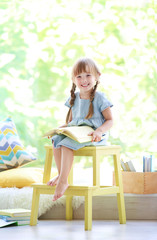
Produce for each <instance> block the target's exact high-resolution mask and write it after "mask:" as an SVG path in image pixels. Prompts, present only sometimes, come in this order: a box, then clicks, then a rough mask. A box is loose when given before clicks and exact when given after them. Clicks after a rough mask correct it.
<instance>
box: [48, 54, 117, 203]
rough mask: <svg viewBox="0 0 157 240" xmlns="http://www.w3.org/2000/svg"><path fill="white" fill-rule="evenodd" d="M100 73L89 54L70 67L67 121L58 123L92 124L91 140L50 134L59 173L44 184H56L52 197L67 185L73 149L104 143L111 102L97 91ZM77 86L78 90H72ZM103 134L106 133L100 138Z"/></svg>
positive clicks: (110, 115) (61, 193)
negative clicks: (70, 86) (82, 140)
mask: <svg viewBox="0 0 157 240" xmlns="http://www.w3.org/2000/svg"><path fill="white" fill-rule="evenodd" d="M100 75H101V73H100V71H99V68H98V67H97V65H96V63H95V62H94V61H93V60H92V59H89V58H81V59H79V60H78V61H77V62H76V63H75V64H74V66H73V69H72V89H71V96H70V97H69V99H68V100H67V101H66V103H65V105H66V106H67V107H69V111H68V114H67V118H66V124H65V125H63V126H61V127H65V126H80V125H88V126H90V127H92V128H93V132H91V133H90V135H91V136H92V141H91V142H86V143H78V142H76V141H74V140H72V139H70V138H69V137H66V136H64V135H55V136H53V137H52V142H53V149H54V158H55V162H56V166H57V169H58V176H57V177H56V178H54V179H51V180H50V181H49V182H48V183H47V184H48V185H50V186H54V185H56V190H55V194H54V197H53V201H56V200H57V199H58V198H60V197H61V196H62V195H63V194H64V192H65V190H66V189H67V188H68V186H69V185H68V175H69V172H70V169H71V167H72V164H73V150H77V149H79V148H82V147H85V146H93V145H94V146H99V145H106V140H107V134H106V132H107V131H108V130H109V129H110V128H111V127H112V124H113V119H112V113H111V109H110V108H111V107H112V106H113V105H112V104H111V103H110V102H109V101H108V100H107V98H106V96H105V94H104V93H101V92H97V91H96V90H97V86H98V84H99V77H100ZM76 87H78V89H79V92H76V93H75V90H76ZM102 135H105V137H104V138H103V140H101V137H102Z"/></svg>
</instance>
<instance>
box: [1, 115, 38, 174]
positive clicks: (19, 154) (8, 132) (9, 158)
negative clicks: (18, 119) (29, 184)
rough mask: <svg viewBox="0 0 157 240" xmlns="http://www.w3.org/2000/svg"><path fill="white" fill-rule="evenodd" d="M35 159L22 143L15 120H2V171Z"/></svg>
mask: <svg viewBox="0 0 157 240" xmlns="http://www.w3.org/2000/svg"><path fill="white" fill-rule="evenodd" d="M33 160H36V158H35V157H34V156H33V155H32V154H31V153H29V152H28V151H27V150H26V149H25V148H24V146H23V145H22V143H21V141H20V138H19V136H18V133H17V130H16V126H15V124H14V122H13V120H12V119H11V118H10V117H9V118H7V119H5V120H4V121H0V172H1V171H4V170H8V169H11V168H16V167H19V166H22V165H24V164H26V163H29V162H31V161H33Z"/></svg>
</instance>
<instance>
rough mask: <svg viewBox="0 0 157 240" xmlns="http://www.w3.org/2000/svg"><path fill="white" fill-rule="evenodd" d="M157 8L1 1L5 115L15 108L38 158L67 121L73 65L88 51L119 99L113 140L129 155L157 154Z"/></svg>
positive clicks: (105, 87) (97, 1)
mask: <svg viewBox="0 0 157 240" xmlns="http://www.w3.org/2000/svg"><path fill="white" fill-rule="evenodd" d="M155 9H156V6H155V3H154V1H153V0H152V1H151V0H150V1H144V0H141V1H130V0H126V1H116V0H106V1H102V0H87V1H83V0H80V1H76V0H58V1H57V0H56V1H55V0H53V1H52V0H45V1H43V0H38V1H37V0H29V1H27V0H14V1H1V2H0V35H1V39H0V53H1V54H0V116H1V120H2V119H3V118H5V117H7V116H8V115H9V116H12V118H13V120H14V122H15V124H16V126H17V129H18V132H19V135H20V137H21V139H22V142H23V144H24V145H25V146H28V149H29V150H30V151H33V152H35V154H37V156H38V159H39V160H38V162H37V164H38V165H39V164H42V163H43V161H44V154H45V153H44V147H43V146H44V144H45V143H50V141H49V140H46V139H42V138H41V135H42V134H43V133H44V132H45V131H47V130H49V129H51V128H53V127H56V126H58V125H60V124H62V123H64V121H65V115H66V111H67V110H66V109H65V108H64V101H65V100H66V98H67V97H68V95H69V90H70V86H71V80H70V71H71V67H72V65H73V63H74V61H75V60H76V59H77V58H78V57H81V56H84V55H86V56H89V57H92V58H94V59H95V60H96V62H97V63H98V64H99V65H100V67H101V71H102V77H101V85H100V87H99V89H100V90H101V91H104V92H105V93H106V94H107V95H108V97H109V98H110V99H111V101H112V102H113V104H114V108H113V115H114V119H115V123H114V127H113V128H112V129H111V131H110V142H111V143H112V144H120V145H121V146H122V153H123V156H124V157H126V158H127V157H128V158H136V159H137V160H138V159H140V157H141V154H142V153H143V152H145V151H148V152H152V153H153V154H156V153H155V151H156V150H155V149H156V146H155V144H156V140H157V128H156V122H157V107H156V102H157V94H156V89H157V81H156V79H157V70H156V69H157V68H156V62H157V61H156V59H157V57H156V51H157V44H156V41H155V40H156V39H157V32H156V25H157V18H156V16H155Z"/></svg>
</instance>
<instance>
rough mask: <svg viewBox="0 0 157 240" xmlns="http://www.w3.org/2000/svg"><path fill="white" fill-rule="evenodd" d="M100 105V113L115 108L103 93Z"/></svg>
mask: <svg viewBox="0 0 157 240" xmlns="http://www.w3.org/2000/svg"><path fill="white" fill-rule="evenodd" d="M98 105H99V109H100V111H101V112H102V111H104V110H105V109H106V108H108V107H113V104H112V103H111V102H110V101H109V100H108V99H107V97H106V95H105V94H104V93H101V94H100V95H99V98H98Z"/></svg>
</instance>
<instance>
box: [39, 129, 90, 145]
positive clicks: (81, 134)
mask: <svg viewBox="0 0 157 240" xmlns="http://www.w3.org/2000/svg"><path fill="white" fill-rule="evenodd" d="M93 131H94V129H93V128H91V127H89V126H72V127H63V128H56V129H52V130H50V131H48V132H46V133H45V134H44V135H43V137H52V136H54V135H56V134H63V135H65V136H67V137H69V138H71V139H73V140H75V141H77V142H79V143H84V142H91V141H92V136H88V134H89V133H91V132H93Z"/></svg>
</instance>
